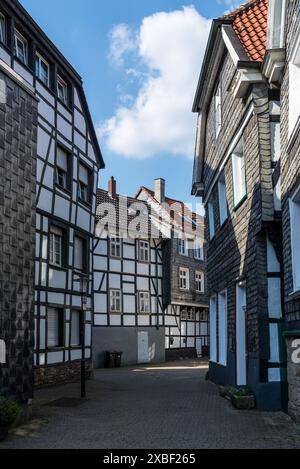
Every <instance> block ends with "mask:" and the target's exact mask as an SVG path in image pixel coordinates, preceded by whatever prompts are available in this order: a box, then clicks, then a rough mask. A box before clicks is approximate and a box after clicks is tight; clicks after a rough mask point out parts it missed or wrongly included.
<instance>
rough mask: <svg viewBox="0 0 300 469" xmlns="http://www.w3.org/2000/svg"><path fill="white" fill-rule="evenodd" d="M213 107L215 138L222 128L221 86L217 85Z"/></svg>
mask: <svg viewBox="0 0 300 469" xmlns="http://www.w3.org/2000/svg"><path fill="white" fill-rule="evenodd" d="M214 106H215V132H216V138H217V137H218V135H219V133H220V130H221V127H222V92H221V85H220V83H219V84H218V86H217V88H216V92H215V96H214Z"/></svg>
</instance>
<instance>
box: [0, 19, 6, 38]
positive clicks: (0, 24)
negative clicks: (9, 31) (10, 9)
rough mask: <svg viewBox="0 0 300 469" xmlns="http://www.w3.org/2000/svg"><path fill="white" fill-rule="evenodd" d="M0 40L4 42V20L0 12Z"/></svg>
mask: <svg viewBox="0 0 300 469" xmlns="http://www.w3.org/2000/svg"><path fill="white" fill-rule="evenodd" d="M0 42H3V43H4V44H5V43H6V22H5V17H4V16H3V15H2V14H1V13H0Z"/></svg>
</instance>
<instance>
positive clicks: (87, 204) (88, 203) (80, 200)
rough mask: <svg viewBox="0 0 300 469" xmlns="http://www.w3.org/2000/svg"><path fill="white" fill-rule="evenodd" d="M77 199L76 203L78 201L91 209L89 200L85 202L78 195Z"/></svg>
mask: <svg viewBox="0 0 300 469" xmlns="http://www.w3.org/2000/svg"><path fill="white" fill-rule="evenodd" d="M77 200H78V203H80V204H81V205H83V206H84V207H85V208H89V209H91V207H92V204H91V202H86V201H85V200H83V199H81V198H80V197H78V199H77Z"/></svg>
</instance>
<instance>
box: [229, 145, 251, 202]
mask: <svg viewBox="0 0 300 469" xmlns="http://www.w3.org/2000/svg"><path fill="white" fill-rule="evenodd" d="M231 159H232V179H233V200H234V207H236V206H237V205H238V204H239V203H240V202H241V201H242V200H243V199H244V198H245V197H246V195H247V191H246V168H245V156H244V146H243V141H242V140H240V141H239V143H238V144H237V146H236V147H235V150H234V152H233V154H232V158H231Z"/></svg>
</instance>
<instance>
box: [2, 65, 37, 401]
mask: <svg viewBox="0 0 300 469" xmlns="http://www.w3.org/2000/svg"><path fill="white" fill-rule="evenodd" d="M36 144H37V99H36V97H35V96H34V93H33V89H32V88H31V87H29V86H27V85H25V84H24V83H22V81H21V80H20V79H19V77H17V76H16V75H14V74H13V73H12V72H11V71H10V70H9V69H7V68H6V67H4V66H3V65H2V64H0V341H1V353H0V394H1V395H7V396H10V397H13V398H15V399H17V400H18V401H19V402H21V403H22V404H23V403H24V404H25V403H27V402H28V400H29V399H31V398H32V395H33V344H34V254H35V213H36V212H35V189H36V180H35V172H36Z"/></svg>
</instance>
